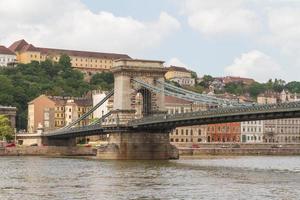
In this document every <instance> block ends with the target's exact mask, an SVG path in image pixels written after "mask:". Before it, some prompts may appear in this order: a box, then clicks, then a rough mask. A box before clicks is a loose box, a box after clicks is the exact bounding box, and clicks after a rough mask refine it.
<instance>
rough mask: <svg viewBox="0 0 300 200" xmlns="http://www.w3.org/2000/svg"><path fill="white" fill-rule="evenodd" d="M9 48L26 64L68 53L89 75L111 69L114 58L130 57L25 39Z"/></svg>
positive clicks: (81, 69) (73, 62) (75, 65)
mask: <svg viewBox="0 0 300 200" xmlns="http://www.w3.org/2000/svg"><path fill="white" fill-rule="evenodd" d="M9 50H10V51H11V52H13V53H15V54H16V59H17V61H18V62H19V63H24V64H27V63H30V62H31V61H38V62H40V61H45V60H46V59H52V60H53V61H58V60H59V58H60V56H61V55H62V54H66V55H68V56H70V58H71V63H72V66H73V67H74V68H76V69H79V70H80V71H82V72H83V73H85V74H86V75H88V76H91V75H92V74H95V73H97V72H103V71H109V70H110V68H111V67H112V65H113V61H114V60H117V59H121V58H128V59H130V57H129V56H128V55H126V54H115V53H100V52H89V51H77V50H65V49H52V48H44V47H35V46H34V45H32V44H28V43H27V42H26V41H25V40H23V39H22V40H19V41H16V42H14V43H13V44H12V45H11V46H10V47H9Z"/></svg>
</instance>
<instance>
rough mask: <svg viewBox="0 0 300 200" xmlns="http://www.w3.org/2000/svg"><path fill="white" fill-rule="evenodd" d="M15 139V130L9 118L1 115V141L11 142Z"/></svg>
mask: <svg viewBox="0 0 300 200" xmlns="http://www.w3.org/2000/svg"><path fill="white" fill-rule="evenodd" d="M12 138H13V129H12V128H11V127H10V122H9V120H8V118H7V117H6V116H4V115H0V140H11V139H12Z"/></svg>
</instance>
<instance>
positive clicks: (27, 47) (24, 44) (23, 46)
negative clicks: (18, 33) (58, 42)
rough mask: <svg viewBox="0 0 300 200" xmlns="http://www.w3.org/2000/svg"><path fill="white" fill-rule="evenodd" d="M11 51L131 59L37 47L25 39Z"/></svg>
mask: <svg viewBox="0 0 300 200" xmlns="http://www.w3.org/2000/svg"><path fill="white" fill-rule="evenodd" d="M9 49H10V50H11V51H13V52H17V51H37V52H40V53H41V54H44V55H51V54H67V55H69V56H75V57H90V58H104V59H105V58H106V59H113V60H115V59H121V58H125V59H126V58H127V59H130V57H129V56H128V55H126V54H116V53H101V52H91V51H77V50H67V49H54V48H44V47H35V46H34V45H32V44H29V43H27V42H26V41H25V40H24V39H22V40H18V41H16V42H14V43H13V44H12V45H11V46H10V47H9Z"/></svg>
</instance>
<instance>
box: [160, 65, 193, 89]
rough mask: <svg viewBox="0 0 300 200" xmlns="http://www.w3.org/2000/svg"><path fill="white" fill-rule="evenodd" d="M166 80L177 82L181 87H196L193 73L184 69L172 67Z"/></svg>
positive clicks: (166, 75)
mask: <svg viewBox="0 0 300 200" xmlns="http://www.w3.org/2000/svg"><path fill="white" fill-rule="evenodd" d="M165 78H166V79H167V80H169V81H174V82H177V83H178V84H179V85H181V86H194V85H195V79H194V78H192V72H191V71H190V70H187V69H186V68H184V67H177V66H170V67H169V68H168V71H167V73H166V74H165Z"/></svg>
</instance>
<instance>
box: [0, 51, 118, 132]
mask: <svg viewBox="0 0 300 200" xmlns="http://www.w3.org/2000/svg"><path fill="white" fill-rule="evenodd" d="M107 77H109V78H107ZM111 77H112V74H111V73H102V74H96V75H94V77H92V79H91V80H92V81H91V82H90V83H88V82H86V81H85V80H84V75H83V73H81V72H80V71H78V70H74V69H73V68H72V67H71V61H70V57H68V56H66V55H62V56H61V57H60V60H59V62H53V61H51V60H46V61H45V62H41V63H39V62H32V63H30V64H19V65H18V66H17V67H16V68H7V69H1V70H0V105H6V106H16V107H17V108H18V116H17V128H18V129H26V125H27V103H28V102H30V101H31V100H33V99H34V98H36V97H38V96H39V95H41V94H47V95H54V96H76V97H79V96H82V95H84V94H86V93H87V92H88V91H90V90H93V89H106V90H108V89H111V88H112V85H113V78H111Z"/></svg>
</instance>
